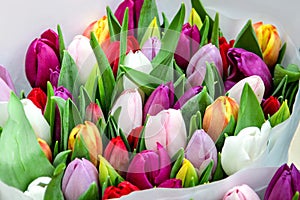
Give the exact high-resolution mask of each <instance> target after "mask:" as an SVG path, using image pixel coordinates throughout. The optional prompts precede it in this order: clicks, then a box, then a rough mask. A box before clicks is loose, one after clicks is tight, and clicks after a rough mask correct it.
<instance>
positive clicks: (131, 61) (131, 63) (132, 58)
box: [123, 51, 152, 90]
mask: <svg viewBox="0 0 300 200" xmlns="http://www.w3.org/2000/svg"><path fill="white" fill-rule="evenodd" d="M124 66H126V67H130V68H132V69H135V70H137V71H140V72H144V73H146V74H150V72H151V71H152V64H151V62H150V61H149V60H148V58H147V57H146V56H145V55H144V54H143V53H142V52H141V51H136V52H134V53H133V52H132V51H129V53H128V54H127V55H126V56H125V60H124ZM123 86H124V90H126V89H134V88H138V86H137V85H135V84H134V83H133V82H132V81H130V80H129V79H128V78H127V77H124V78H123Z"/></svg>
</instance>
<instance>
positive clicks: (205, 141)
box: [185, 130, 218, 174]
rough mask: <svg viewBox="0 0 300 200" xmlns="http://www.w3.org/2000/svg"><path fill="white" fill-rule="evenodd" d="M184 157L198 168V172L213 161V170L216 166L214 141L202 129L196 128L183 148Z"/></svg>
mask: <svg viewBox="0 0 300 200" xmlns="http://www.w3.org/2000/svg"><path fill="white" fill-rule="evenodd" d="M185 157H186V158H187V159H188V160H189V161H190V162H191V163H192V164H193V166H194V167H195V168H196V169H197V170H198V172H199V174H201V173H202V172H203V170H204V169H205V168H206V167H207V165H208V164H209V163H210V162H211V161H214V166H213V171H212V172H214V171H215V169H216V167H217V159H218V153H217V148H216V146H215V143H214V141H213V140H212V139H211V138H210V137H209V135H208V134H207V133H206V132H205V131H204V130H196V131H195V132H194V134H193V136H192V137H191V139H190V141H189V143H188V145H187V147H186V148H185Z"/></svg>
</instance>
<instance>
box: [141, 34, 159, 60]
mask: <svg viewBox="0 0 300 200" xmlns="http://www.w3.org/2000/svg"><path fill="white" fill-rule="evenodd" d="M160 48H161V41H160V40H159V39H158V38H157V37H151V38H149V39H148V40H146V41H145V43H144V45H143V48H142V49H141V51H142V52H143V54H144V55H145V56H146V57H147V58H148V59H149V61H152V60H153V58H155V56H156V55H157V54H158V52H159V50H160Z"/></svg>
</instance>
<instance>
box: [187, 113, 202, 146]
mask: <svg viewBox="0 0 300 200" xmlns="http://www.w3.org/2000/svg"><path fill="white" fill-rule="evenodd" d="M200 129H202V116H201V112H200V111H197V113H196V114H194V115H193V116H192V117H191V119H190V127H189V133H188V134H189V135H188V141H189V140H190V139H191V138H192V136H193V134H194V133H195V131H196V130H200Z"/></svg>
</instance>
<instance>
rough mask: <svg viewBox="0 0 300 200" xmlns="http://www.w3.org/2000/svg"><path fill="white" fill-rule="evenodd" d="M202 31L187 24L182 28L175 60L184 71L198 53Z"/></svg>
mask: <svg viewBox="0 0 300 200" xmlns="http://www.w3.org/2000/svg"><path fill="white" fill-rule="evenodd" d="M199 44H200V31H199V29H198V27H197V26H196V25H193V26H191V25H190V24H189V23H186V24H184V25H183V27H182V31H181V34H180V37H179V41H178V44H177V48H176V50H175V54H174V58H175V61H176V63H177V64H178V66H179V67H181V68H182V69H184V70H185V69H186V68H187V66H188V64H189V61H190V60H191V58H192V57H193V55H194V54H195V53H196V52H197V51H198V49H199Z"/></svg>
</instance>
